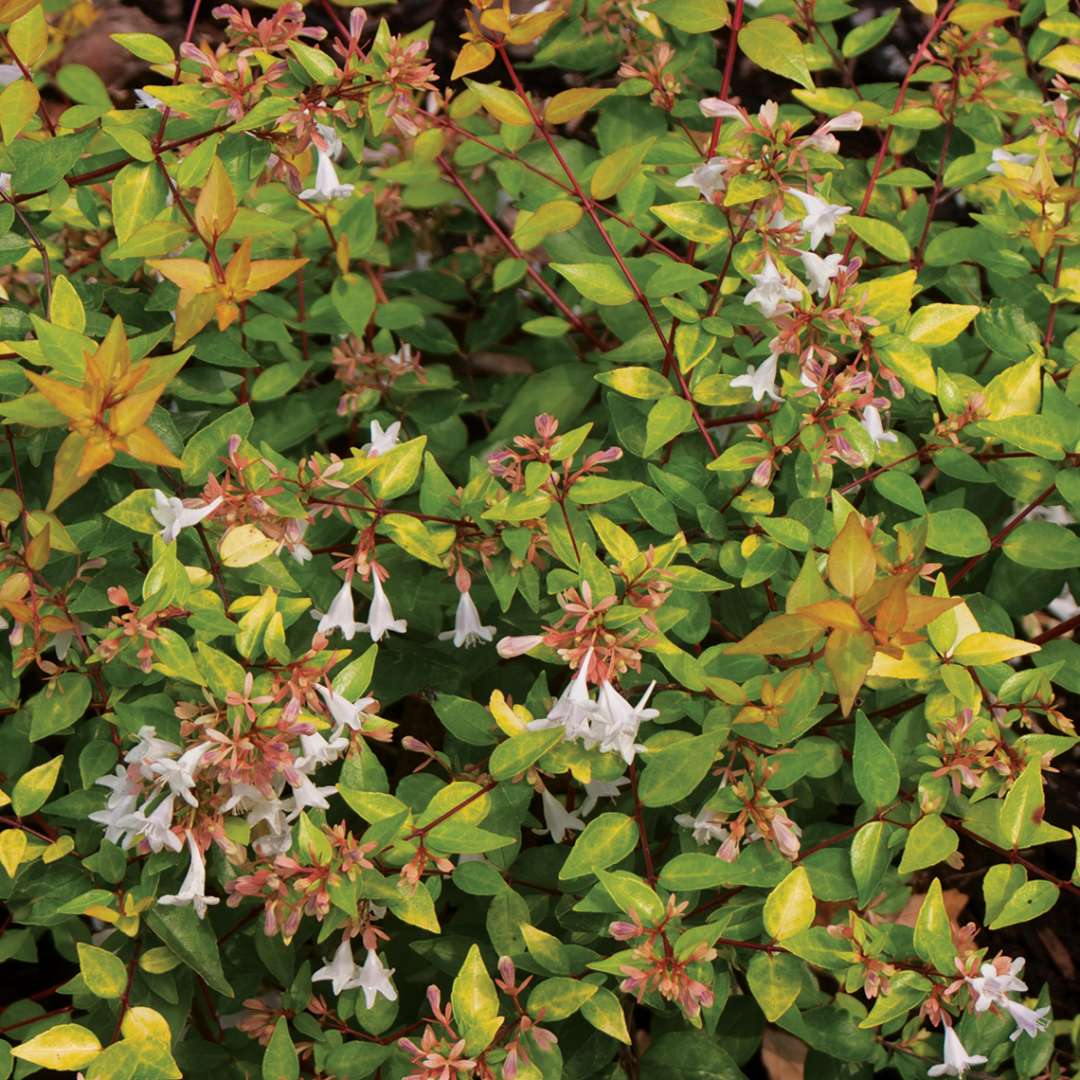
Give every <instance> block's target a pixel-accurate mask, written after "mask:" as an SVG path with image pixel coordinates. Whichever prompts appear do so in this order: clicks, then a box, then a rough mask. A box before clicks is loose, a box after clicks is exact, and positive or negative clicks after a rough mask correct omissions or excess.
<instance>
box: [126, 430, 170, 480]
mask: <svg viewBox="0 0 1080 1080" xmlns="http://www.w3.org/2000/svg"><path fill="white" fill-rule="evenodd" d="M121 446H122V449H124V450H126V451H127V452H128V453H129V454H130V455H131V456H132V457H133V458H138V459H139V461H145V462H146V463H147V464H148V465H167V466H168V467H169V468H171V469H179V468H182V467H183V462H182V461H181V460H180V459H179V458H178V457H177V456H176V455H175V454H174V453H173V452H172V451H171V450H170V449H169V448H168V447H167V446H166V445H165V444H164V443H163V442H162V441H161V440H160V439H159V438H158V437H157V436H156V435H155V434H154V433H153V432H152V431H151V430H150V429H149V428H148V427H146V426H143V427H141V428H136V429H135V431H133V432H132V433H131V434H130V435H128V436H127V437H126V438H125V439H124V440H123V442H122V444H121Z"/></svg>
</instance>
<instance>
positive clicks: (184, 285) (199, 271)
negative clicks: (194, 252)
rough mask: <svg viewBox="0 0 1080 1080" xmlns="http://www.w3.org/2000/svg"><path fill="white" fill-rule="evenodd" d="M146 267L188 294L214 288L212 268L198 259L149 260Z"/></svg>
mask: <svg viewBox="0 0 1080 1080" xmlns="http://www.w3.org/2000/svg"><path fill="white" fill-rule="evenodd" d="M146 265H147V266H149V267H150V268H151V269H153V270H156V271H157V272H158V273H159V274H161V276H162V277H164V278H168V279H169V281H171V282H172V283H173V284H174V285H179V286H180V288H181V289H186V290H187V291H188V292H195V293H201V292H206V291H207V290H208V289H212V288H213V287H214V275H213V273H212V272H211V270H210V267H209V266H208V265H207V264H206V263H204V262H200V261H199V260H198V259H147V260H146Z"/></svg>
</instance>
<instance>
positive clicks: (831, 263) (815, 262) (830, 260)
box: [799, 251, 844, 300]
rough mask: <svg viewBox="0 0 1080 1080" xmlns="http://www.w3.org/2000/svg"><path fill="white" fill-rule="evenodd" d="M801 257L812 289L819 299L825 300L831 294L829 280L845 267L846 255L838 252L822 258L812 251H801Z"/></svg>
mask: <svg viewBox="0 0 1080 1080" xmlns="http://www.w3.org/2000/svg"><path fill="white" fill-rule="evenodd" d="M799 259H800V260H801V261H802V264H803V269H804V270H805V271H806V275H807V277H809V278H810V288H811V290H812V291H813V292H814V293H815V294H816V295H817V297H818V299H820V300H824V299H825V297H826V296H828V295H829V282H830V281H832V279H833V278H834V277H836V275H837V274H839V273H840V271H841V270H843V269H844V267H843V260H844V256H843V255H841V254H838V253H837V254H833V255H826V256H825V257H824V258H822V257H821V256H820V255H815V254H814V253H813V252H812V251H800V252H799Z"/></svg>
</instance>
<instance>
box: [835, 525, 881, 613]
mask: <svg viewBox="0 0 1080 1080" xmlns="http://www.w3.org/2000/svg"><path fill="white" fill-rule="evenodd" d="M876 567H877V562H876V560H875V559H874V545H873V544H871V543H870V537H868V536H867V535H866V530H865V529H864V528H863V527H862V523H861V522H860V520H859V515H858V514H857V513H854V512H852V513H850V514H848V516H847V521H845V522H844V527H843V528H842V529H841V530H840V534H839V535H838V536H837V538H836V539H835V540H834V541H833V542H832V546H831V547H830V548H829V569H828V572H829V581H830V582H831V583H832V586H833V588H834V589H836V591H837V592H838V593H841V594H842V595H843V596H847V597H855V596H862V594H863V593H864V592H866V591H867V589H869V588H870V586H871V585H873V584H874V571H875V569H876Z"/></svg>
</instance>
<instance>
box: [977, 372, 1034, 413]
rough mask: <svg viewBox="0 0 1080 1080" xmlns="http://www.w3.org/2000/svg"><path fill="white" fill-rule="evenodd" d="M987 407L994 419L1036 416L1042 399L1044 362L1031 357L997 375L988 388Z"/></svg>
mask: <svg viewBox="0 0 1080 1080" xmlns="http://www.w3.org/2000/svg"><path fill="white" fill-rule="evenodd" d="M985 396H986V408H987V415H988V418H989V419H991V420H1005V419H1007V418H1008V417H1010V416H1034V415H1035V414H1036V413H1037V412H1038V411H1039V403H1040V401H1041V400H1042V361H1041V360H1040V358H1039V357H1038V356H1029V357H1028V358H1027V359H1026V360H1024V361H1022V362H1021V363H1019V364H1014V365H1013V366H1012V367H1010V368H1006V369H1005V370H1004V371H1002V372H1000V373H999V374H997V375H995V376H994V377H993V378H992V379H991V380H990V382H989V383H988V384H987V387H986V395H985Z"/></svg>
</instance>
